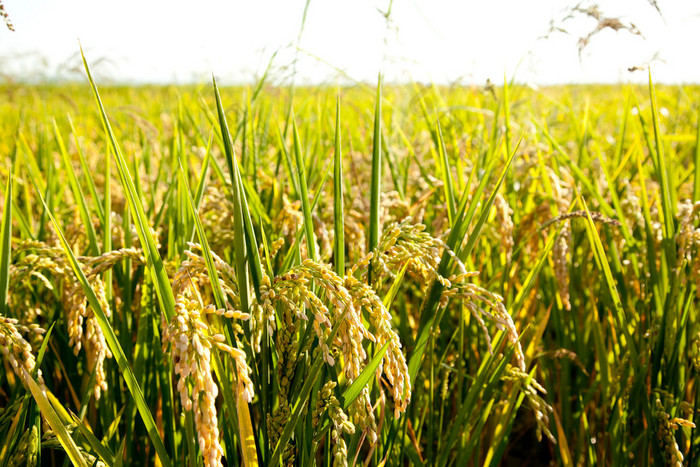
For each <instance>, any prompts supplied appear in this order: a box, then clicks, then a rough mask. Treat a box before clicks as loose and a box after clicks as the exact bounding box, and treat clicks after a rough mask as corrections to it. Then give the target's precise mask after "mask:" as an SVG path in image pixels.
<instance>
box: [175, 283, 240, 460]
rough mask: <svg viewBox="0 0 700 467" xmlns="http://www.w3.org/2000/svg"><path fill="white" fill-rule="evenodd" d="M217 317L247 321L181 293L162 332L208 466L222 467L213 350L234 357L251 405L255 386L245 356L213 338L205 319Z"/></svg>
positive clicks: (217, 337)
mask: <svg viewBox="0 0 700 467" xmlns="http://www.w3.org/2000/svg"><path fill="white" fill-rule="evenodd" d="M208 313H210V314H217V315H219V316H227V315H228V316H229V317H231V318H238V319H247V318H248V315H246V314H244V313H240V312H230V311H227V310H217V309H215V308H214V307H213V306H208V307H202V306H201V305H200V304H199V302H198V301H196V300H192V299H189V298H187V297H186V296H185V295H184V294H178V296H177V298H176V300H175V314H174V315H173V318H172V320H171V322H170V323H169V324H168V326H167V327H165V329H164V331H163V337H162V339H163V347H164V352H167V350H168V348H169V349H170V352H171V356H172V359H173V363H174V365H175V373H176V374H177V375H178V376H179V379H178V382H177V390H178V393H179V394H180V403H181V405H182V407H183V408H184V409H185V410H188V411H189V410H191V411H193V412H194V421H195V428H196V430H197V441H198V443H199V448H200V451H201V453H202V457H203V459H204V465H206V466H220V465H222V463H221V457H222V455H223V448H222V447H221V444H220V443H219V430H218V418H217V410H216V397H217V395H218V393H219V387H218V386H217V385H216V383H215V382H214V378H213V377H212V369H211V349H212V347H216V348H218V349H219V350H222V351H224V352H227V353H228V354H229V355H231V357H233V359H234V361H235V364H236V376H237V378H238V379H239V381H240V382H241V383H242V386H243V387H244V388H245V389H244V393H243V398H244V399H245V400H246V401H248V402H250V401H251V399H252V396H253V383H252V381H251V380H250V377H249V376H248V375H249V373H250V370H249V368H248V366H247V364H246V361H245V354H244V353H243V352H242V351H240V350H239V349H237V348H234V347H231V346H229V345H227V344H225V343H224V342H225V337H224V336H223V335H221V334H214V335H211V329H210V327H209V325H208V323H207V320H206V319H205V318H204V315H206V314H208Z"/></svg>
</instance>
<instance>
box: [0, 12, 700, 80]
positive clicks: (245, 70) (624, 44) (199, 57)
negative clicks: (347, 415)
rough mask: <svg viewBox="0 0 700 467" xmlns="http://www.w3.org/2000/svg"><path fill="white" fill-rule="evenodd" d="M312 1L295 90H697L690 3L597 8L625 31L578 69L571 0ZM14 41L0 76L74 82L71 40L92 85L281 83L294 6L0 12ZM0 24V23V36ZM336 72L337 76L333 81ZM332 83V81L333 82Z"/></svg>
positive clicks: (1, 56)
mask: <svg viewBox="0 0 700 467" xmlns="http://www.w3.org/2000/svg"><path fill="white" fill-rule="evenodd" d="M389 1H390V0H382V1H372V0H355V1H349V0H346V1H340V0H312V1H311V3H310V5H309V10H308V16H307V21H306V26H305V29H304V31H303V34H302V36H301V42H300V48H301V49H302V51H301V52H300V53H299V55H298V57H299V61H298V63H297V72H298V74H297V82H321V81H327V82H337V81H338V80H342V79H345V80H347V79H348V78H349V79H354V80H362V81H369V82H373V81H375V80H376V76H377V73H378V72H379V71H382V72H383V73H384V75H385V79H386V80H390V81H397V80H403V81H408V80H410V79H413V80H419V81H434V82H441V83H449V82H454V81H461V82H473V83H477V84H482V83H483V82H485V81H486V79H487V78H490V79H491V80H492V81H493V82H494V83H496V84H498V83H501V82H502V81H503V76H504V73H507V74H508V77H509V78H510V77H511V76H512V75H513V74H515V77H516V79H517V80H518V81H524V82H532V83H539V84H549V83H567V82H613V83H616V82H628V81H637V82H645V81H646V79H647V76H646V73H645V72H643V71H642V72H635V73H630V72H628V71H627V68H628V67H631V66H635V65H637V66H639V65H643V64H645V63H647V62H649V61H652V60H653V59H654V57H656V58H657V59H656V60H653V61H652V75H653V78H654V80H655V81H656V82H667V83H677V82H696V83H700V60H698V54H697V50H698V47H699V46H700V2H696V1H691V0H658V3H659V6H660V8H661V10H662V13H663V17H661V16H659V14H658V13H657V12H656V11H655V10H654V9H653V7H652V6H651V5H650V4H649V3H648V1H647V0H599V2H598V3H599V5H600V9H601V12H602V13H603V14H604V15H605V16H620V17H621V19H622V20H623V21H624V22H625V23H629V22H632V23H634V24H636V25H637V26H638V27H639V29H640V30H641V31H642V33H643V34H644V38H642V37H639V36H635V35H632V34H629V33H628V32H626V31H620V32H613V31H611V30H606V31H603V32H601V33H600V34H598V35H596V36H595V37H594V38H593V39H592V41H591V44H590V45H589V46H588V48H586V49H585V50H584V52H583V55H582V57H581V59H579V54H578V49H577V45H576V44H577V40H578V37H580V36H582V35H585V34H586V33H587V32H589V31H590V30H592V29H593V28H594V27H595V24H596V23H595V21H593V20H591V19H583V18H579V19H576V20H571V21H568V22H566V23H564V26H566V27H567V28H569V29H570V31H571V32H572V34H571V35H565V34H552V35H550V37H549V38H548V39H538V37H540V36H543V35H545V34H546V33H547V32H548V30H549V24H550V20H552V19H555V20H557V19H558V20H561V19H562V18H563V17H564V16H565V12H564V10H565V9H566V7H567V6H568V7H571V6H573V5H575V4H576V3H578V0H573V1H569V0H486V1H484V0H478V1H477V0H461V1H460V0H394V2H393V7H392V12H391V20H392V21H391V24H390V25H389V27H387V22H386V21H385V19H384V17H383V16H382V14H381V13H380V12H379V11H378V10H386V8H387V6H388V5H389ZM4 5H5V9H6V11H7V12H8V13H9V15H10V18H11V20H12V22H13V23H14V25H15V29H16V32H10V31H8V30H7V29H6V28H4V26H3V27H0V75H5V76H7V75H15V76H17V75H23V76H28V77H30V78H31V79H41V78H47V77H48V78H52V77H55V76H59V75H60V76H63V77H69V78H73V79H82V78H81V75H80V74H77V73H80V72H75V71H73V72H71V71H70V70H71V69H73V70H76V69H77V70H80V69H81V67H82V64H81V62H80V58H79V48H78V39H80V41H81V43H82V45H83V48H84V50H85V53H86V56H87V58H88V61H89V62H90V63H91V64H92V65H91V66H93V70H94V71H95V72H96V74H97V75H98V78H99V79H102V80H103V81H104V80H112V81H125V82H161V83H162V82H175V83H184V82H204V81H208V80H209V79H210V76H211V74H212V73H214V74H215V75H216V76H217V77H218V78H219V79H222V80H224V81H226V82H250V81H253V80H254V79H255V77H256V76H259V75H261V74H262V72H263V71H264V69H265V67H266V65H267V63H268V60H269V59H270V57H271V56H272V54H273V53H274V52H275V51H278V54H277V56H276V57H275V60H274V62H273V65H274V66H273V77H274V78H275V79H276V80H277V82H280V81H281V80H282V79H283V78H285V77H286V78H288V77H289V76H290V73H291V63H292V61H293V59H294V55H295V50H296V49H295V47H294V44H296V41H297V36H298V34H299V29H300V25H301V20H302V14H303V11H304V5H305V0H258V1H251V0H246V1H242V0H233V1H214V0H194V1H192V0H190V1H188V2H185V1H180V0H168V1H165V0H150V1H149V0H118V1H115V0H111V1H104V0H53V1H50V0H4ZM0 26H1V25H0ZM339 70H342V73H341V72H339ZM343 77H344V78H343Z"/></svg>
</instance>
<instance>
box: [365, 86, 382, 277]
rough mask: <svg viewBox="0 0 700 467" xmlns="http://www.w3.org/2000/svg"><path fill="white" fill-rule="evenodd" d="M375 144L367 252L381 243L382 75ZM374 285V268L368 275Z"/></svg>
mask: <svg viewBox="0 0 700 467" xmlns="http://www.w3.org/2000/svg"><path fill="white" fill-rule="evenodd" d="M373 141H374V143H373V146H372V180H371V182H370V188H369V190H370V191H369V196H370V198H369V244H368V246H367V251H374V249H375V248H376V247H377V243H378V242H379V230H380V227H381V226H380V225H379V211H380V205H379V204H380V196H381V183H382V75H381V74H380V75H379V78H377V97H376V103H375V107H374V140H373ZM367 280H368V282H369V283H370V284H371V283H372V266H371V265H370V268H369V271H368V273H367Z"/></svg>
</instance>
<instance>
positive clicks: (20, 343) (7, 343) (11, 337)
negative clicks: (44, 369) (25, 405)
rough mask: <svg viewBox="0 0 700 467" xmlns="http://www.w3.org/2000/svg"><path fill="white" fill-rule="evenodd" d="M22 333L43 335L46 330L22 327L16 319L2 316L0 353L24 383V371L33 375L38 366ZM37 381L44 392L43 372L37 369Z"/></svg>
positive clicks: (35, 327)
mask: <svg viewBox="0 0 700 467" xmlns="http://www.w3.org/2000/svg"><path fill="white" fill-rule="evenodd" d="M20 331H23V332H25V333H26V332H36V333H43V332H44V330H43V329H41V328H40V327H39V326H37V325H33V326H31V327H26V326H22V325H20V324H19V323H18V322H17V320H16V319H15V318H8V317H6V316H3V315H0V353H1V354H2V356H3V358H4V359H5V360H6V361H7V363H9V364H10V366H11V367H12V371H14V372H15V374H16V375H17V376H19V378H20V380H22V381H24V374H23V372H22V369H24V370H26V371H27V373H30V374H31V373H32V372H33V371H34V367H35V365H36V359H35V358H34V354H33V353H32V346H31V345H30V344H29V342H27V341H26V340H25V339H24V337H22V334H21V332H20ZM37 381H38V383H39V386H41V387H42V388H43V389H44V390H45V389H46V388H45V386H44V379H43V378H42V376H41V370H40V369H37Z"/></svg>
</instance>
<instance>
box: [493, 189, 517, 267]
mask: <svg viewBox="0 0 700 467" xmlns="http://www.w3.org/2000/svg"><path fill="white" fill-rule="evenodd" d="M493 207H494V209H495V211H496V228H497V229H498V235H499V237H500V240H501V241H502V242H503V247H504V249H505V254H506V261H508V262H510V257H511V255H512V254H513V246H514V245H515V243H514V241H513V228H514V227H513V218H512V217H511V216H512V215H513V209H511V207H510V206H509V205H508V201H506V199H505V198H504V197H503V195H502V194H500V193H498V194H496V198H495V200H494V203H493Z"/></svg>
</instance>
